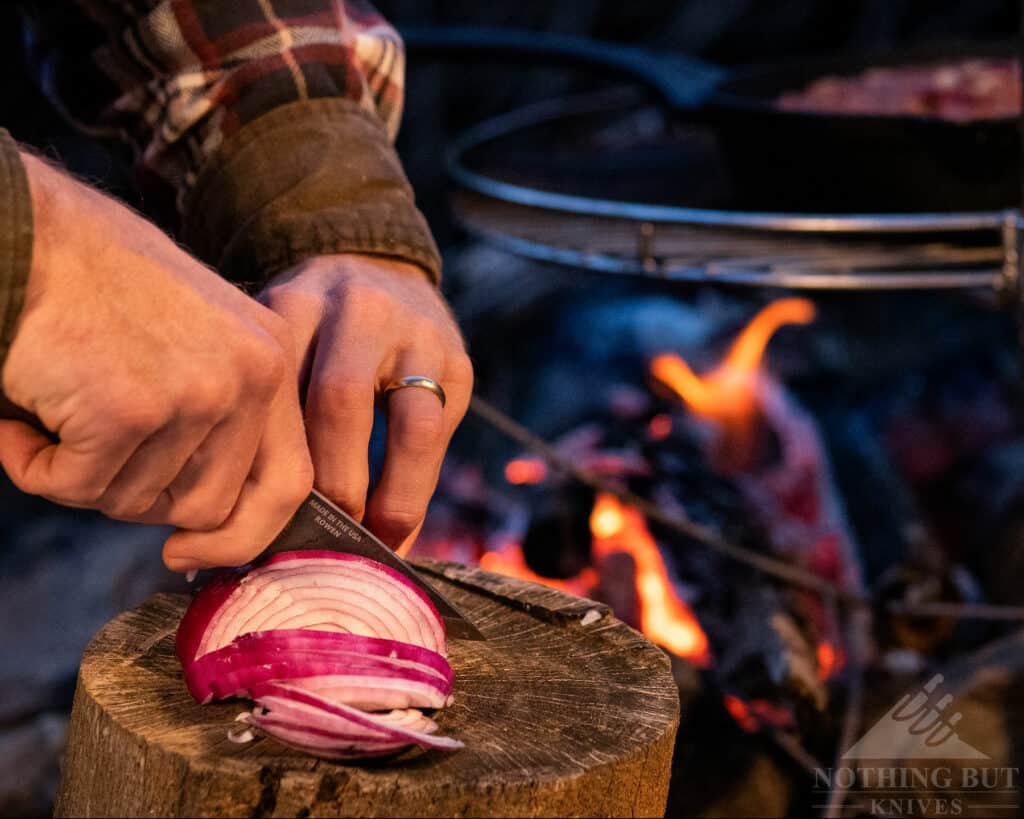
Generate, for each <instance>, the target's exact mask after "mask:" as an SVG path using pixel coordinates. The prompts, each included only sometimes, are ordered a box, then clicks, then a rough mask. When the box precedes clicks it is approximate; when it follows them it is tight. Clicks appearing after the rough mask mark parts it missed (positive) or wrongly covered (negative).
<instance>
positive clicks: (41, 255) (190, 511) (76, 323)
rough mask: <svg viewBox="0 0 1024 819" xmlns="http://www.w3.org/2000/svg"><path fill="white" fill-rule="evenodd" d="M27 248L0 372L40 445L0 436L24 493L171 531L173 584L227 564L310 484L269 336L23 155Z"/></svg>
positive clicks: (135, 227) (1, 456)
mask: <svg viewBox="0 0 1024 819" xmlns="http://www.w3.org/2000/svg"><path fill="white" fill-rule="evenodd" d="M25 164H26V168H27V171H28V175H29V186H30V189H31V194H32V204H33V212H34V219H35V236H36V238H35V244H34V249H33V260H32V269H31V272H30V275H29V280H28V287H27V291H26V299H25V305H24V309H23V311H22V314H21V317H20V319H19V324H18V327H17V331H16V334H15V337H14V342H13V344H12V346H11V349H10V353H9V355H8V358H7V361H6V362H5V365H4V367H3V371H2V374H0V377H2V386H3V391H4V392H5V393H6V395H7V397H8V398H9V399H10V400H11V401H12V402H14V403H15V404H17V405H18V406H20V407H22V408H23V409H25V410H27V411H29V412H31V413H33V414H35V415H36V416H37V417H38V418H39V419H40V420H41V421H42V423H43V425H44V426H45V427H46V428H47V429H48V430H49V431H50V432H51V433H52V434H53V436H54V437H56V438H57V439H58V440H57V442H56V443H54V442H53V440H52V439H51V438H48V437H46V436H45V435H42V434H41V433H39V432H37V431H35V430H34V429H32V428H31V427H29V426H27V425H26V424H23V423H20V422H17V421H0V464H2V465H3V467H4V469H5V470H6V471H7V473H8V475H9V476H10V478H11V480H12V481H13V482H14V483H15V484H16V485H17V486H18V487H19V488H20V489H22V490H23V491H25V492H29V493H32V494H37V495H42V496H44V497H47V498H49V499H51V500H53V501H56V502H58V503H62V504H66V505H69V506H77V507H87V508H93V509H98V510H100V511H102V512H104V513H105V514H107V515H109V516H111V517H114V518H118V519H121V520H131V521H139V522H144V523H161V524H172V525H174V526H177V527H179V528H180V529H181V530H183V531H179V532H176V533H175V534H173V535H172V536H171V537H170V538H169V539H168V541H167V543H166V545H165V548H164V560H165V562H166V563H167V565H168V567H170V568H171V569H175V570H178V571H188V570H191V569H197V568H205V567H209V566H219V565H237V564H240V563H244V562H246V561H247V560H249V559H251V558H252V557H254V556H255V555H256V554H257V553H258V552H259V551H261V550H262V548H263V547H264V546H266V544H267V543H269V542H270V540H271V539H273V537H274V536H275V535H276V534H277V532H278V531H280V529H281V528H283V526H284V524H285V523H286V522H287V520H288V518H289V516H290V515H291V513H292V512H294V510H295V509H296V508H297V507H298V505H299V503H300V501H301V500H302V498H304V497H305V495H306V494H307V492H308V491H309V488H310V486H311V484H312V466H311V463H310V460H309V454H308V449H307V447H306V443H305V431H304V429H303V425H302V416H301V409H300V407H299V403H298V393H297V390H296V388H295V377H296V376H295V367H296V364H295V352H294V345H293V344H292V341H291V334H290V332H289V330H288V328H287V326H286V324H285V323H284V322H283V321H282V320H281V319H280V318H278V317H277V316H275V315H274V314H273V313H272V312H271V311H269V310H267V309H266V308H265V307H263V306H261V305H260V304H258V303H257V302H256V301H254V300H252V299H249V298H247V297H246V296H245V295H244V294H242V293H241V292H240V291H238V290H237V289H236V288H234V287H233V286H232V285H230V284H228V283H227V282H225V281H223V280H222V279H221V278H219V277H218V276H217V275H216V274H214V273H213V272H212V271H210V270H208V269H207V268H205V267H204V266H203V265H201V264H200V263H199V262H197V261H196V260H194V259H193V258H192V257H190V256H189V255H188V254H187V253H185V252H184V251H183V250H181V249H180V248H178V247H177V246H176V245H175V244H174V243H173V242H172V241H171V240H170V239H169V238H168V237H167V236H165V235H164V234H163V233H162V232H160V231H159V230H158V229H157V228H156V227H154V226H153V225H151V224H149V223H148V222H146V221H145V220H144V219H142V218H141V217H139V216H137V215H135V214H134V213H132V212H131V211H130V210H129V209H128V208H126V207H123V206H122V205H120V204H118V203H116V202H115V201H114V200H112V199H110V198H108V197H106V196H104V195H102V194H101V193H99V192H97V191H95V190H92V189H90V188H88V187H86V186H85V185H81V184H79V183H78V182H75V181H74V180H72V179H70V178H69V177H67V176H65V175H63V174H61V173H59V172H58V171H56V170H54V169H53V168H50V167H49V166H48V165H46V164H45V163H43V162H41V161H40V160H37V159H35V158H33V157H31V156H26V157H25Z"/></svg>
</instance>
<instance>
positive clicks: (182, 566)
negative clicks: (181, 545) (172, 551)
mask: <svg viewBox="0 0 1024 819" xmlns="http://www.w3.org/2000/svg"><path fill="white" fill-rule="evenodd" d="M164 565H165V566H166V567H167V568H168V569H170V570H171V571H172V572H178V573H179V574H183V575H185V579H186V580H187V581H188V582H189V583H191V582H192V580H193V578H194V577H195V575H196V573H197V572H199V571H201V570H203V569H206V568H209V567H208V566H207V565H206V564H205V563H204V562H203V561H201V560H196V559H195V558H194V557H164Z"/></svg>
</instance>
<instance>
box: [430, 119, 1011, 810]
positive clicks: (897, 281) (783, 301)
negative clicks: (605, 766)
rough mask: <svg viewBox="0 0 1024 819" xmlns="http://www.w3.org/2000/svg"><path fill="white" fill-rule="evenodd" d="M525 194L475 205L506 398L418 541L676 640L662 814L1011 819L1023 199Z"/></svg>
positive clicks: (461, 292)
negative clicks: (562, 205)
mask: <svg viewBox="0 0 1024 819" xmlns="http://www.w3.org/2000/svg"><path fill="white" fill-rule="evenodd" d="M604 127H605V130H604V131H602V133H603V134H605V135H607V133H608V132H609V131H614V128H615V126H614V124H608V123H605V126H604ZM573 139H574V140H575V143H581V142H582V144H583V145H584V148H585V147H586V145H588V144H589V143H587V142H586V141H585V139H584V138H583V137H580V134H579V132H578V131H577V132H574V136H573ZM520 148H522V146H520ZM556 153H557V152H556ZM585 153H586V151H585V150H584V154H585ZM509 155H515V156H517V158H518V159H519V160H522V159H523V158H524V157H527V156H529V155H530V154H529V152H528V151H525V150H519V151H518V152H517V151H515V150H513V151H510V154H509ZM493 159H494V158H493V156H491V157H489V159H488V161H489V162H490V161H493ZM570 166H571V163H570ZM548 171H550V168H548ZM527 175H529V174H527ZM559 178H560V179H561V177H559ZM583 184H584V185H585V184H586V183H585V182H584V183H583ZM695 184H696V187H698V188H701V185H700V184H699V183H695ZM474 187H476V186H474ZM519 187H522V186H521V185H520V186H519ZM712 188H714V186H713V185H710V186H704V187H703V188H701V189H704V190H710V189H712ZM503 191H504V192H507V189H503V188H501V187H500V186H498V187H495V188H493V189H491V190H490V191H486V190H485V191H483V192H482V193H483V194H490V195H482V193H481V190H480V189H479V188H477V190H476V191H475V192H473V193H471V194H466V193H463V194H460V196H459V198H458V199H457V208H458V211H459V214H460V217H461V218H462V220H463V223H464V224H466V225H467V226H468V228H469V229H470V231H471V232H472V233H473V234H475V235H476V236H478V237H481V238H484V239H485V240H487V241H488V242H489V243H490V244H491V247H490V248H489V247H487V246H479V245H475V246H471V247H470V248H469V249H467V250H466V251H465V252H464V253H463V254H462V255H461V257H459V259H458V260H457V262H456V264H455V265H454V268H455V269H454V270H453V271H452V273H453V275H454V278H455V280H456V294H457V295H456V307H457V309H458V310H459V311H460V314H462V315H463V316H465V317H466V319H467V322H466V323H467V327H468V331H469V335H470V345H471V349H473V351H474V354H475V355H476V357H477V359H478V373H479V392H480V394H481V395H482V396H485V397H486V399H487V400H486V401H485V400H478V401H477V402H476V404H475V405H474V412H473V413H472V414H471V420H470V421H468V422H467V425H466V429H465V430H464V431H463V435H462V441H461V442H457V443H456V447H455V449H454V450H453V457H452V459H451V462H450V463H449V465H448V468H447V469H446V472H445V474H444V476H443V479H442V489H441V491H440V493H439V495H438V498H437V499H436V502H435V504H434V507H433V509H432V514H431V517H430V518H429V519H428V526H427V528H426V529H425V531H424V535H423V537H422V538H421V541H420V543H419V544H418V546H417V550H418V552H419V554H421V555H425V556H432V557H441V558H445V559H456V560H463V561H468V562H477V563H479V564H480V565H481V566H483V567H485V568H487V569H489V570H492V571H496V572H500V573H504V574H509V575H512V576H515V577H518V578H523V579H530V580H534V581H537V582H541V583H545V584H547V585H549V586H552V587H554V588H558V589H563V590H566V591H570V592H572V593H574V594H579V595H583V596H588V597H591V598H594V599H597V600H601V601H604V602H606V603H607V604H609V605H610V606H611V607H612V608H613V609H614V610H615V612H616V613H617V615H618V616H619V617H621V618H623V619H624V620H626V621H627V622H629V623H631V624H632V625H633V626H634V627H636V628H638V629H640V630H642V631H643V632H644V633H645V634H647V635H648V636H649V637H650V638H651V639H652V640H653V641H654V642H656V643H658V644H659V645H661V646H662V647H663V648H664V649H666V650H667V651H668V652H669V653H670V655H671V656H672V658H673V664H674V669H675V672H676V677H677V682H678V683H679V687H680V693H681V698H682V704H683V722H682V725H681V729H680V733H679V740H678V744H677V750H676V758H675V762H674V779H673V788H672V791H671V792H670V799H669V813H670V814H676V813H678V814H685V815H691V814H703V815H740V816H742V815H780V816H781V815H806V814H808V813H814V814H816V815H832V816H840V815H844V816H845V815H857V814H858V813H863V814H876V815H879V814H880V815H886V814H905V813H909V812H911V811H913V812H914V813H915V814H916V815H943V811H948V810H950V809H952V807H953V804H952V801H951V800H953V799H959V800H960V801H959V803H958V805H959V809H960V810H965V809H967V808H969V809H971V810H975V811H981V812H985V811H989V812H995V811H1001V813H1000V815H1003V814H1005V815H1015V813H1014V812H1015V810H1016V805H1017V804H1018V799H1017V790H1016V789H1017V780H1016V779H1015V778H1014V777H1015V776H1016V774H1015V773H1014V772H1015V771H1016V770H1017V766H1019V765H1020V763H1019V761H1018V759H1017V751H1016V750H1015V749H1016V741H1015V739H1014V736H1015V734H1014V732H1013V731H1012V729H1011V728H1010V727H1009V726H1012V725H1013V720H1014V719H1015V714H1016V713H1017V711H1018V710H1019V709H1020V708H1021V702H1020V701H1019V697H1017V696H1016V695H1015V693H1014V685H1013V683H1014V680H1015V678H1016V675H1017V674H1018V673H1019V669H1020V668H1021V666H1022V665H1024V655H1018V652H1017V651H1016V646H1017V645H1018V643H1019V638H1018V637H1017V636H1016V628H1018V624H1019V622H1020V620H1021V619H1024V608H1021V607H1019V605H1018V604H1019V603H1020V602H1021V599H1020V594H1019V591H1017V584H1015V583H1013V582H1010V581H1008V579H1007V577H1008V575H1009V573H1010V572H1012V571H1014V570H1015V569H1014V567H1015V566H1016V565H1017V562H1016V561H1017V559H1018V555H1020V554H1021V552H1020V547H1019V542H1020V541H1019V532H1020V531H1021V529H1020V523H1019V521H1020V519H1021V509H1022V508H1024V505H1022V504H1021V500H1022V497H1024V495H1022V492H1021V489H1022V488H1024V482H1022V480H1021V477H1022V476H1024V456H1022V455H1020V454H1019V453H1020V452H1022V451H1024V445H1022V444H1021V443H1020V442H1021V440H1022V433H1024V427H1022V426H1021V424H1020V421H1019V418H1018V411H1017V406H1018V404H1017V400H1018V393H1019V389H1018V383H1019V367H1018V355H1019V351H1018V346H1017V340H1016V336H1015V327H1014V317H1013V315H1012V314H1010V313H1008V312H995V311H994V310H993V308H994V307H995V306H997V305H998V304H1000V303H1002V304H1007V303H1009V301H1011V299H1008V298H1007V295H1008V294H1011V293H1014V292H1015V289H1014V288H1015V286H1016V270H1015V268H1014V266H1013V258H1014V253H1015V252H1016V248H1017V244H1018V240H1017V236H1016V217H1014V216H1012V215H1011V216H1003V215H1002V214H981V215H978V214H974V215H972V216H971V218H972V219H973V220H974V222H973V223H972V224H970V225H967V224H966V223H965V224H964V225H959V226H957V225H954V224H953V223H952V222H950V223H947V224H945V225H941V226H940V225H932V226H931V228H930V230H929V231H925V230H924V229H923V228H922V227H921V225H918V226H917V228H921V229H920V230H918V229H917V228H915V229H914V230H912V231H911V234H910V235H908V234H906V233H904V234H902V235H895V234H896V233H897V231H888V232H887V233H886V235H880V234H878V233H875V234H865V233H864V230H863V229H864V226H865V223H863V222H861V223H860V224H859V226H857V227H858V229H854V226H852V225H851V226H850V227H849V229H848V230H846V231H845V235H844V236H843V237H842V238H837V237H836V236H835V235H827V234H823V233H821V232H820V230H819V231H817V232H815V231H812V230H810V229H806V230H803V229H801V230H799V231H798V232H797V233H795V234H787V235H784V236H778V235H774V236H773V235H766V234H765V233H764V232H763V231H762V232H760V233H756V232H753V231H750V230H749V229H748V228H749V227H751V226H750V225H747V226H744V228H743V230H742V231H741V232H737V230H736V228H737V225H730V226H712V227H708V226H707V225H703V226H700V225H698V226H694V225H689V226H680V225H677V224H661V223H654V222H653V221H650V220H649V219H648V218H647V217H649V216H650V212H645V213H643V214H642V217H641V218H639V219H635V220H630V219H628V218H623V215H622V214H615V213H612V214H608V213H600V214H599V213H597V212H596V211H597V210H598V209H599V208H594V209H593V210H594V212H589V213H588V212H586V209H587V207H588V206H587V204H586V202H587V201H589V200H587V198H586V197H581V198H580V199H579V201H575V200H574V201H573V203H571V205H570V210H571V211H572V213H562V212H559V211H558V210H557V209H556V207H555V202H554V201H544V202H541V201H540V200H538V202H535V203H532V204H531V203H527V202H524V201H516V202H511V201H502V198H503V197H502V192H503ZM565 192H566V191H565V190H564V189H561V188H560V189H559V193H560V194H562V193H565ZM569 192H570V193H571V189H570V190H569ZM544 195H547V192H546V191H543V190H542V191H540V196H541V198H543V196H544ZM605 204H606V203H605ZM605 204H601V208H603V207H605ZM533 205H540V209H538V208H537V207H534V206H533ZM691 215H692V214H691ZM748 215H749V214H748ZM739 218H740V219H742V218H745V217H744V214H743V213H740V214H739ZM898 218H899V219H902V220H903V222H902V225H903V227H904V228H906V227H907V226H912V224H913V219H914V217H913V215H909V214H901V215H899V217H898ZM965 218H966V217H965ZM982 222H984V224H982ZM762 227H764V226H763V225H762ZM819 227H820V224H819ZM967 227H970V231H968V232H963V231H964V230H965V229H966V228H967ZM1001 228H1005V231H1002V232H1001ZM975 230H976V231H977V232H974V231H975ZM480 271H486V274H484V273H482V272H480ZM601 273H604V274H608V273H616V274H627V275H617V276H608V275H603V276H602V275H600V274H601ZM715 281H724V282H727V283H731V284H733V285H735V284H742V285H748V286H749V285H752V284H753V285H759V286H761V289H760V290H756V291H741V290H737V289H732V290H722V289H720V288H716V289H714V290H710V289H708V288H706V287H705V288H701V287H698V286H695V283H699V282H704V283H707V282H715ZM785 284H792V285H796V286H801V287H803V288H805V289H817V290H819V291H821V292H819V293H817V294H816V295H814V296H813V298H811V299H808V298H794V297H793V296H791V295H787V294H784V293H781V292H779V291H777V290H772V289H770V288H771V286H776V285H785ZM858 290H860V291H864V290H869V291H870V290H873V291H875V292H850V291H858ZM879 290H886V291H887V292H885V293H884V294H881V293H879V292H877V291H879ZM900 290H903V291H904V292H898V291H900ZM824 291H828V292H824ZM837 291H838V292H837ZM841 291H847V292H841ZM906 291H913V292H906ZM495 294H504V295H503V296H501V297H500V298H496V297H495ZM773 339H774V340H773ZM499 408H500V409H499ZM460 443H461V445H462V446H463V447H465V449H464V450H463V451H464V452H465V453H466V454H465V455H464V457H463V458H462V459H461V460H460V458H459V446H460ZM481 453H485V454H493V457H492V458H490V459H489V460H487V461H485V463H483V464H481V463H480V457H481ZM414 554H415V553H414ZM937 675H939V676H937ZM908 692H909V693H908ZM879 726H881V727H879ZM905 726H909V727H906V729H905ZM911 729H912V730H911ZM919 735H921V736H924V735H927V737H928V738H929V739H927V742H926V741H925V740H921V741H920V742H918V741H917V737H918V736H919ZM872 737H874V738H873V739H872ZM879 737H881V739H879ZM967 748H970V749H972V750H971V752H970V754H967V751H966V750H965V749H967ZM965 754H967V755H966V756H965ZM983 772H984V775H987V776H988V777H989V780H988V782H987V783H986V781H985V780H984V779H983ZM997 780H998V782H997ZM1010 780H1012V782H1011V781H1010ZM943 782H948V784H945V785H943V784H942V783H943ZM954 783H959V784H958V785H955V784H954ZM1008 783H1009V784H1008ZM957 787H959V790H960V791H962V792H961V793H959V794H952V793H950V792H951V791H952V790H956V789H957ZM914 799H918V800H923V801H921V802H913V803H912V802H911V801H910V800H914ZM928 800H931V801H928ZM1011 803H1012V804H1011Z"/></svg>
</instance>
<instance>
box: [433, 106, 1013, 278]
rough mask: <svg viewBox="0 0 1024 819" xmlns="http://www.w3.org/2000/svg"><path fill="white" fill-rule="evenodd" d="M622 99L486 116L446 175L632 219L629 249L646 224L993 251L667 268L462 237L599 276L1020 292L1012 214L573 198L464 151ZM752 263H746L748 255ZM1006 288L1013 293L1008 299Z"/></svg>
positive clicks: (649, 260) (495, 237) (567, 209)
mask: <svg viewBox="0 0 1024 819" xmlns="http://www.w3.org/2000/svg"><path fill="white" fill-rule="evenodd" d="M624 98H626V96H625V95H624V94H623V93H622V92H621V91H618V92H616V91H614V90H613V91H611V92H609V91H602V92H597V93H588V94H582V95H576V96H572V97H565V98H556V99H552V100H545V101H543V102H540V103H534V104H531V105H528V106H525V107H523V108H519V109H516V110H514V111H511V112H508V113H506V114H502V115H499V116H497V117H494V118H492V119H488V120H485V121H484V122H481V123H479V124H478V125H475V126H473V127H472V128H470V129H469V130H467V131H465V132H463V133H462V134H461V135H460V136H459V137H457V138H456V139H455V140H454V142H452V144H451V145H450V146H449V148H448V151H447V154H446V162H447V169H448V173H449V175H450V176H451V178H452V179H453V180H454V181H455V182H456V184H458V185H459V186H460V187H462V188H464V189H466V190H469V191H472V192H474V193H475V194H478V195H480V196H483V197H485V198H488V199H492V200H496V201H498V202H504V203H508V204H510V205H515V206H519V207H523V208H533V209H540V210H544V211H549V212H555V213H566V214H575V215H579V216H584V217H600V218H609V219H619V220H623V221H624V222H633V223H637V225H638V234H637V235H638V241H637V245H638V247H642V246H645V245H646V244H647V242H646V241H645V240H644V235H645V233H647V232H653V230H654V226H655V225H676V226H689V227H694V228H719V229H732V230H739V231H750V232H763V233H766V234H772V235H776V236H778V237H780V238H781V237H784V236H790V237H795V236H809V235H813V234H819V235H826V236H832V237H839V238H848V237H853V236H855V235H857V236H861V237H863V236H865V235H867V236H871V235H874V236H879V237H884V236H887V235H888V236H895V235H904V236H913V235H922V236H923V235H926V234H959V235H967V234H978V233H990V234H993V237H1001V241H1000V239H999V238H994V241H993V249H995V250H998V251H999V253H1000V255H999V258H998V260H996V261H994V263H993V264H992V266H991V267H988V266H985V267H983V268H970V269H965V268H963V267H949V268H946V269H942V266H941V264H936V260H935V259H934V258H930V259H924V258H922V259H921V263H922V264H921V266H920V267H915V266H914V265H908V264H907V263H906V260H905V259H902V260H901V262H900V263H899V265H898V267H893V268H889V267H887V266H886V265H885V264H884V263H883V264H881V265H878V266H875V267H872V268H870V269H852V270H851V269H848V268H847V266H846V265H844V264H843V263H842V254H843V253H844V250H845V248H844V246H843V244H842V243H841V242H837V244H836V248H835V250H836V253H837V254H838V259H839V263H838V264H837V265H835V266H834V267H835V268H837V272H829V270H828V268H829V267H832V266H830V265H826V266H825V267H824V268H822V269H810V268H809V267H808V266H807V265H806V264H798V265H787V264H772V265H769V266H759V265H758V264H756V263H753V264H745V263H744V262H745V261H746V260H745V259H744V258H742V257H733V258H729V259H722V260H715V261H712V262H710V263H707V264H703V265H682V266H675V265H673V264H672V263H671V261H670V260H665V261H663V260H659V259H657V258H656V257H651V256H648V255H647V254H645V253H641V252H638V253H637V255H636V256H633V257H628V256H623V255H620V254H611V253H600V252H598V253H594V252H589V251H587V250H585V249H577V248H570V247H563V246H559V245H555V244H547V243H545V242H537V241H533V240H530V239H526V238H523V237H518V236H514V235H510V234H505V233H502V232H501V231H497V230H494V229H487V228H484V227H481V226H479V225H473V224H466V225H465V226H466V228H467V230H469V232H470V233H472V234H475V235H477V236H478V237H479V238H481V239H483V240H485V241H487V242H489V243H492V244H495V245H498V246H501V247H502V248H504V249H507V250H509V251H510V252H513V253H516V254H518V255H521V256H525V257H528V258H532V259H537V260H539V261H544V262H551V263H555V264H561V265H567V266H573V267H582V268H586V269H590V270H595V271H600V272H605V273H621V274H629V275H640V276H647V277H652V278H658V279H665V280H671V281H687V282H706V283H720V284H730V285H742V286H754V287H786V288H794V289H808V290H934V289H946V290H949V289H978V288H982V289H988V290H991V291H994V292H996V293H997V294H999V295H1000V296H1002V297H1004V298H1007V297H1011V298H1012V295H1015V294H1017V293H1018V292H1019V289H1018V281H1019V279H1020V273H1019V264H1018V258H1019V255H1018V253H1017V247H1018V245H1019V244H1020V235H1021V233H1022V231H1021V228H1022V219H1021V216H1020V212H1019V211H1016V210H1008V211H977V212H951V213H867V214H859V213H858V214H811V213H771V212H762V211H739V210H721V209H707V208H695V207H681V206H671V205H654V204H644V203H638V202H628V201H618V200H612V199H600V198H595V197H589V196H576V195H570V194H563V193H556V192H552V191H548V190H543V189H538V188H531V187H527V186H524V185H518V184H514V183H511V182H506V181H504V180H501V179H496V178H494V177H491V176H487V175H485V174H482V173H479V172H478V171H475V170H473V169H472V168H471V167H470V166H469V164H468V163H467V161H466V160H467V156H468V155H469V154H470V153H471V152H472V151H475V150H477V149H479V148H481V147H483V146H484V145H486V144H487V143H490V142H492V141H494V140H497V139H501V138H507V137H509V136H512V135H514V134H515V133H516V132H519V131H522V130H526V129H528V128H534V127H537V126H542V125H548V126H550V125H552V124H556V123H557V122H558V121H560V120H562V119H567V118H570V117H576V116H584V115H590V114H602V113H605V114H606V113H609V112H610V111H613V110H621V106H622V102H623V99H624ZM751 261H753V260H751ZM1011 294H1012V295H1011Z"/></svg>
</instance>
